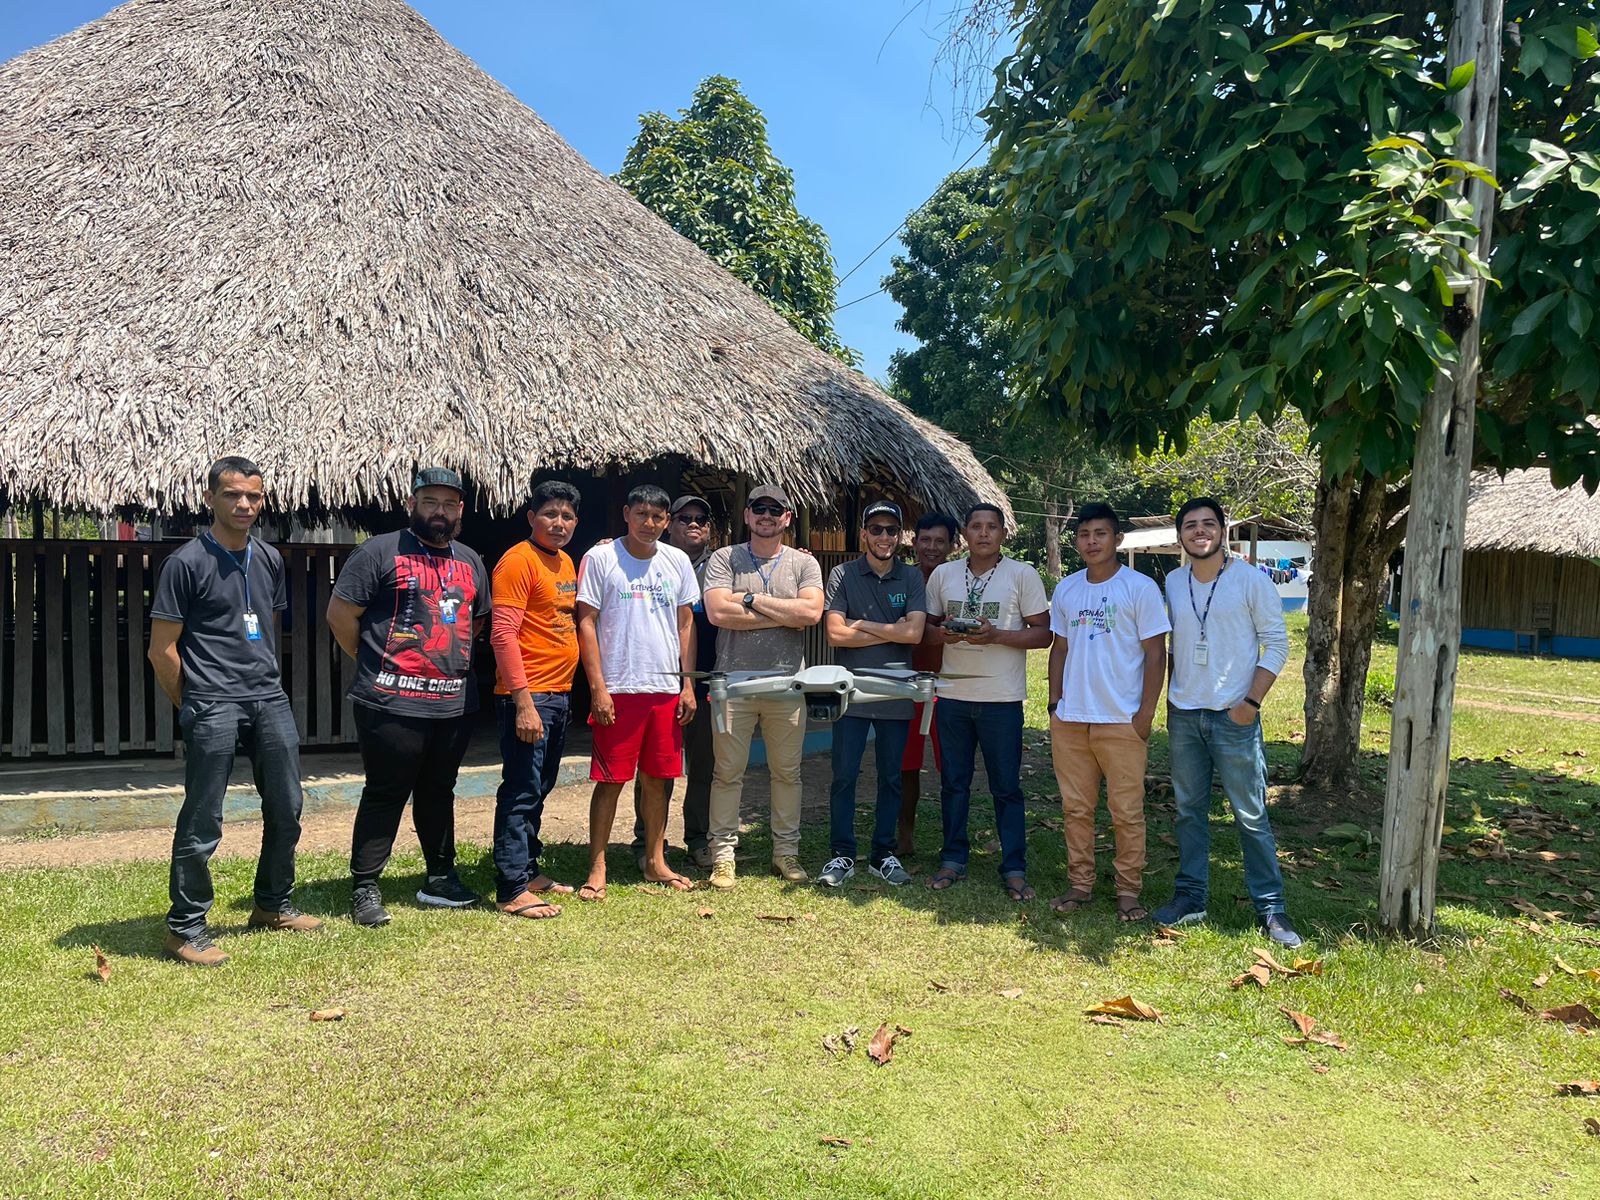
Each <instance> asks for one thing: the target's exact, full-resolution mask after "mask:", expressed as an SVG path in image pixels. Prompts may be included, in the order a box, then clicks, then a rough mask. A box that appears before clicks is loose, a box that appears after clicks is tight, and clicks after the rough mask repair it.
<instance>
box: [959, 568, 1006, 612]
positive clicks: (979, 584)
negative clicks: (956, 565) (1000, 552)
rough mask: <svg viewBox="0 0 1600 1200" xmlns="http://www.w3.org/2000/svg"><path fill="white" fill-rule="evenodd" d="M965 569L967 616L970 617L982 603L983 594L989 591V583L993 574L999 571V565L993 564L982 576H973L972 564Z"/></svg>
mask: <svg viewBox="0 0 1600 1200" xmlns="http://www.w3.org/2000/svg"><path fill="white" fill-rule="evenodd" d="M966 569H967V616H969V617H970V616H972V615H973V614H974V613H976V612H977V611H978V607H979V606H980V605H981V604H982V603H983V594H984V593H985V592H987V591H988V590H989V581H990V580H991V579H993V578H994V573H995V572H996V571H998V570H999V569H1000V564H999V563H995V565H994V566H992V567H990V568H989V569H988V570H987V571H985V572H984V573H983V574H982V575H978V576H974V575H973V573H972V564H971V562H970V561H969V562H968V563H967V564H966Z"/></svg>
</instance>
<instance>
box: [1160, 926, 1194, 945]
mask: <svg viewBox="0 0 1600 1200" xmlns="http://www.w3.org/2000/svg"><path fill="white" fill-rule="evenodd" d="M1156 936H1157V937H1164V938H1171V939H1172V940H1173V941H1175V942H1181V941H1183V939H1184V938H1186V937H1188V936H1189V935H1188V934H1186V933H1184V932H1183V930H1181V929H1174V928H1172V926H1170V925H1162V926H1159V927H1158V928H1157V929H1156Z"/></svg>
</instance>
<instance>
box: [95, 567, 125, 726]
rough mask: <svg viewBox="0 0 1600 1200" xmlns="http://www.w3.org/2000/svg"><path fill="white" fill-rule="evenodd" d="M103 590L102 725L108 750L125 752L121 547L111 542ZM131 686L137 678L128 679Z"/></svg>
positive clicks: (102, 572)
mask: <svg viewBox="0 0 1600 1200" xmlns="http://www.w3.org/2000/svg"><path fill="white" fill-rule="evenodd" d="M99 557H100V590H99V593H98V595H97V597H96V599H97V600H98V604H97V605H96V607H97V608H98V610H99V613H100V689H99V690H100V718H101V719H100V726H101V742H102V745H103V746H104V747H105V753H106V754H109V755H112V756H113V757H114V756H116V755H118V754H121V753H122V686H121V680H120V678H119V676H120V675H121V667H122V655H121V654H119V653H118V651H119V650H120V649H121V646H120V645H119V644H118V639H117V626H118V624H119V621H118V615H119V613H118V609H119V607H120V606H119V604H118V602H117V601H118V588H117V547H116V543H115V542H109V543H107V544H105V545H103V546H101V547H100V554H99ZM128 684H129V687H130V688H131V687H132V685H133V681H132V680H131V679H130V680H129V681H128Z"/></svg>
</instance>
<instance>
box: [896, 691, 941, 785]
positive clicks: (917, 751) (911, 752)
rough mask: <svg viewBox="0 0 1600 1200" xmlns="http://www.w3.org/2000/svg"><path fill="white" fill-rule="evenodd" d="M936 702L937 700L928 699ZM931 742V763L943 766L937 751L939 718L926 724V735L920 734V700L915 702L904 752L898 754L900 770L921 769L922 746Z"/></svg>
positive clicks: (937, 766) (935, 765)
mask: <svg viewBox="0 0 1600 1200" xmlns="http://www.w3.org/2000/svg"><path fill="white" fill-rule="evenodd" d="M929 703H931V704H938V703H939V702H938V701H937V700H932V701H929ZM927 742H932V743H933V765H934V767H935V768H939V767H943V766H944V758H943V756H942V755H941V754H940V753H939V718H938V717H935V718H934V719H933V724H931V725H929V726H928V736H927V737H923V736H922V702H921V701H918V702H917V715H916V716H914V717H912V718H911V735H910V736H909V737H907V738H906V752H905V753H904V754H902V755H901V756H900V769H901V770H902V771H920V770H922V747H923V745H924V743H927Z"/></svg>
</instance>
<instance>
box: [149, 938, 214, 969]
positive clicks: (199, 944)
mask: <svg viewBox="0 0 1600 1200" xmlns="http://www.w3.org/2000/svg"><path fill="white" fill-rule="evenodd" d="M161 948H162V950H164V951H165V952H166V954H167V957H168V958H175V959H177V960H178V961H179V962H181V963H184V964H186V965H187V966H191V967H220V966H221V965H222V964H223V963H225V962H227V961H228V956H227V955H226V954H224V953H223V952H222V951H221V950H218V949H217V944H216V943H215V942H213V941H212V940H211V934H210V933H209V932H208V931H207V930H204V929H202V930H201V931H200V932H199V933H194V934H190V935H189V936H188V937H183V936H181V935H179V934H176V933H169V934H167V940H166V941H165V942H163V943H162V947H161Z"/></svg>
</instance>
